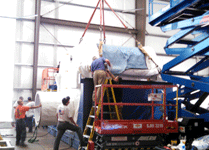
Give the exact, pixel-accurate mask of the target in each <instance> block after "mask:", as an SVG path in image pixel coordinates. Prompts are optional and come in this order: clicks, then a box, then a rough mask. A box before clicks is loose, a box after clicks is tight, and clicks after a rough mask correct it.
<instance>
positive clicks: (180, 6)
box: [149, 0, 209, 127]
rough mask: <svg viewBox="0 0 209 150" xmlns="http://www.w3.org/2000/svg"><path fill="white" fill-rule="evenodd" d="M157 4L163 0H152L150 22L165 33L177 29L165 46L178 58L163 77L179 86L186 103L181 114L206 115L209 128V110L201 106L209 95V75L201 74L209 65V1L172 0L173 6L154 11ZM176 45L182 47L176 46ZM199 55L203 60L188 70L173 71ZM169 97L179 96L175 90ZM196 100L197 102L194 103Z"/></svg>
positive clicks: (166, 68)
mask: <svg viewBox="0 0 209 150" xmlns="http://www.w3.org/2000/svg"><path fill="white" fill-rule="evenodd" d="M156 3H158V4H159V1H158V2H156V1H154V0H149V8H150V9H149V24H150V25H152V26H156V27H160V28H161V30H162V31H163V32H166V31H171V30H177V33H176V34H175V35H173V36H172V37H170V38H169V39H168V40H167V43H166V45H165V47H164V49H165V52H166V54H168V55H176V57H175V58H174V59H173V60H171V61H170V62H168V63H166V64H165V65H164V66H163V69H162V72H161V76H162V79H163V80H165V81H168V82H170V83H174V84H178V85H179V98H181V99H182V103H184V104H185V105H186V108H185V109H182V110H181V113H180V114H179V117H196V118H203V119H204V121H205V122H206V126H207V127H209V119H208V118H209V111H208V110H206V109H204V108H201V107H200V105H201V104H202V103H203V102H204V100H205V99H206V98H207V96H208V95H209V76H208V75H207V76H200V75H198V72H199V71H201V70H203V69H206V68H208V66H209V1H208V0H170V5H167V6H166V7H164V8H163V9H161V10H159V11H158V12H155V13H154V14H153V7H154V5H155V4H156ZM188 35H189V36H190V35H193V37H194V38H193V39H192V40H188V39H186V38H185V37H186V36H188ZM175 44H178V46H179V45H180V47H178V48H176V47H175V46H174V45H175ZM185 45H186V46H185ZM174 47H175V48H174ZM197 56H198V58H199V59H200V61H199V62H197V63H196V64H194V65H193V66H192V67H190V68H189V69H188V70H185V71H173V70H172V69H173V68H174V67H175V66H177V65H181V64H182V63H183V62H184V61H186V60H188V59H191V58H193V57H197ZM182 68H184V66H183V65H182ZM169 96H170V98H175V95H174V94H172V93H171V94H169ZM192 100H197V102H196V103H195V104H191V103H190V101H192ZM197 113H198V114H199V115H196V114H197Z"/></svg>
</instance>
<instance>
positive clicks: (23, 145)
mask: <svg viewBox="0 0 209 150" xmlns="http://www.w3.org/2000/svg"><path fill="white" fill-rule="evenodd" d="M20 146H22V147H27V146H28V145H27V144H25V143H24V142H23V143H21V144H20Z"/></svg>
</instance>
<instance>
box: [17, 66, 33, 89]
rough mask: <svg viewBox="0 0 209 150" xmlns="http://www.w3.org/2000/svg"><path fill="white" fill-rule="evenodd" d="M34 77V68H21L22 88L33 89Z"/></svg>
mask: <svg viewBox="0 0 209 150" xmlns="http://www.w3.org/2000/svg"><path fill="white" fill-rule="evenodd" d="M32 76H33V68H32V67H24V66H22V68H21V79H20V80H21V85H20V87H21V88H32V83H33V82H32Z"/></svg>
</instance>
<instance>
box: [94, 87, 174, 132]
mask: <svg viewBox="0 0 209 150" xmlns="http://www.w3.org/2000/svg"><path fill="white" fill-rule="evenodd" d="M99 87H100V86H96V88H95V93H97V88H99ZM173 87H177V86H175V85H117V84H113V85H110V84H103V85H101V95H103V91H104V88H130V89H152V92H153V91H154V89H163V104H154V102H152V103H104V102H103V96H102V97H101V103H97V102H96V101H95V105H96V106H97V104H98V105H99V106H100V105H101V118H98V116H96V115H95V127H94V130H95V131H96V132H97V133H99V134H133V133H135V134H149V133H150V134H155V133H164V134H167V133H178V122H177V115H176V119H175V120H174V121H168V120H166V110H167V106H170V105H169V104H166V89H167V88H173ZM177 91H178V90H177ZM176 94H178V92H176ZM176 97H178V95H176ZM96 98H97V97H96V94H95V99H96ZM105 105H117V106H151V107H152V115H151V116H152V117H151V119H149V120H141V119H138V120H122V119H121V120H105V119H104V118H103V106H105ZM155 106H163V110H164V112H163V119H161V120H156V119H154V107H155ZM172 106H174V107H176V112H178V99H177V100H176V104H175V105H173V104H172ZM95 114H96V113H95ZM115 125H116V126H117V127H115ZM135 126H137V127H135ZM138 126H139V127H138ZM110 127H112V128H111V129H110ZM124 129H125V130H124Z"/></svg>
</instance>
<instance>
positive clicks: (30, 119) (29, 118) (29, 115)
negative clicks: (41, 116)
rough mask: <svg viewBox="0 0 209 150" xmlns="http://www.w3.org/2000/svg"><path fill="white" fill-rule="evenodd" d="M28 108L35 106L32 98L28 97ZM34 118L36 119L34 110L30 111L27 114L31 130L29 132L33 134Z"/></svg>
mask: <svg viewBox="0 0 209 150" xmlns="http://www.w3.org/2000/svg"><path fill="white" fill-rule="evenodd" d="M26 106H30V107H32V106H35V102H34V101H32V99H31V97H28V103H27V104H26ZM33 117H34V110H33V109H30V110H29V111H27V112H26V118H25V120H26V123H27V126H28V128H29V130H28V132H29V133H32V131H33Z"/></svg>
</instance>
